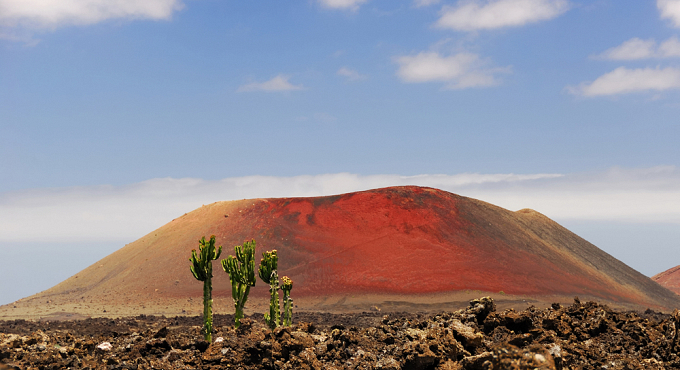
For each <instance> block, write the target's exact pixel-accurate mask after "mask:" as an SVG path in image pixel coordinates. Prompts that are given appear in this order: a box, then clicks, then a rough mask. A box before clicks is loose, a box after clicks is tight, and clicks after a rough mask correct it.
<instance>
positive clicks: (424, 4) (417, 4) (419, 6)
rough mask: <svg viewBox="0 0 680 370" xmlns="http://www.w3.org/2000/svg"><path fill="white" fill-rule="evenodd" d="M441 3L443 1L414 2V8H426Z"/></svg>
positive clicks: (419, 0)
mask: <svg viewBox="0 0 680 370" xmlns="http://www.w3.org/2000/svg"><path fill="white" fill-rule="evenodd" d="M439 3H441V0H414V1H413V6H415V7H416V8H422V7H425V6H430V5H435V4H439Z"/></svg>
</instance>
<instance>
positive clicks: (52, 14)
mask: <svg viewBox="0 0 680 370" xmlns="http://www.w3.org/2000/svg"><path fill="white" fill-rule="evenodd" d="M182 7H183V4H182V1H181V0H144V1H139V0H116V1H111V0H0V25H1V26H4V27H25V28H30V29H54V28H58V27H62V26H71V25H89V24H94V23H98V22H102V21H105V20H108V19H153V20H164V19H170V18H171V17H172V14H173V13H174V12H175V11H178V10H180V9H182Z"/></svg>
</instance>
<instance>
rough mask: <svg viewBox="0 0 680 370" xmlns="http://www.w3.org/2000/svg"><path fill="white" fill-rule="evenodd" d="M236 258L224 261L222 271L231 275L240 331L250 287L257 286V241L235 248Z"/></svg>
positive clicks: (237, 324) (236, 317)
mask: <svg viewBox="0 0 680 370" xmlns="http://www.w3.org/2000/svg"><path fill="white" fill-rule="evenodd" d="M234 253H235V254H236V256H229V258H227V259H223V260H222V269H224V271H225V272H226V273H227V274H229V280H230V281H231V296H232V298H234V309H235V314H234V326H235V327H236V328H237V329H238V328H239V326H241V318H243V307H244V306H245V304H246V301H247V300H248V293H249V292H250V287H252V286H255V240H253V241H250V242H245V243H243V245H237V246H235V247H234Z"/></svg>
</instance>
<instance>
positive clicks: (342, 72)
mask: <svg viewBox="0 0 680 370" xmlns="http://www.w3.org/2000/svg"><path fill="white" fill-rule="evenodd" d="M337 73H338V76H344V77H347V79H348V80H350V81H361V80H365V79H367V78H368V76H366V75H362V74H361V73H359V72H357V71H355V70H353V69H349V68H347V67H342V68H340V69H338V72H337Z"/></svg>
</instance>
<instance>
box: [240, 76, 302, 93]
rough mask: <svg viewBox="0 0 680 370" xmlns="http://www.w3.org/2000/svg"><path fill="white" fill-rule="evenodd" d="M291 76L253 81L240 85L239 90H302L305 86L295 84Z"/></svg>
mask: <svg viewBox="0 0 680 370" xmlns="http://www.w3.org/2000/svg"><path fill="white" fill-rule="evenodd" d="M289 79H290V76H285V75H278V76H276V77H274V78H272V79H271V80H269V81H265V82H253V83H249V84H245V85H243V86H240V87H239V88H238V89H237V90H236V91H237V92H249V91H266V92H279V91H293V90H302V89H304V86H302V85H293V84H291V83H290V82H288V80H289Z"/></svg>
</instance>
